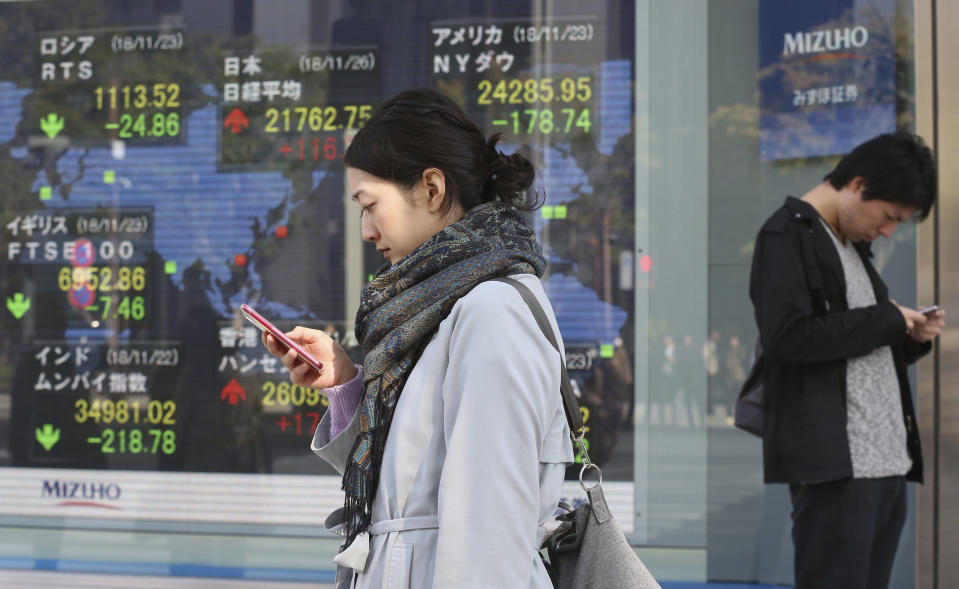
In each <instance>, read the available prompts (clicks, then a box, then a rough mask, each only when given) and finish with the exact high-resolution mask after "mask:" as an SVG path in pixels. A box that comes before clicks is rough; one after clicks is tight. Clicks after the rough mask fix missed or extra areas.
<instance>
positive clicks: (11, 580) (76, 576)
mask: <svg viewBox="0 0 959 589" xmlns="http://www.w3.org/2000/svg"><path fill="white" fill-rule="evenodd" d="M33 588H36V589H170V588H177V589H333V585H329V584H324V583H302V582H290V583H284V582H279V581H262V580H259V579H251V580H248V581H241V580H238V579H201V578H195V577H149V576H143V575H135V576H134V575H92V574H86V573H74V572H62V573H57V572H50V571H16V570H9V569H0V589H33Z"/></svg>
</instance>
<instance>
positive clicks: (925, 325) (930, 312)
mask: <svg viewBox="0 0 959 589" xmlns="http://www.w3.org/2000/svg"><path fill="white" fill-rule="evenodd" d="M918 312H919V313H921V314H922V316H923V317H925V319H926V320H925V321H923V322H922V323H916V326H915V327H914V328H913V329H911V330H910V331H909V336H910V337H912V339H914V340H916V341H917V342H931V341H932V340H934V339H936V338H937V337H939V334H940V333H942V328H943V327H945V326H946V319H945V317H946V310H945V309H943V308H941V307H939V305H930V306H928V307H923V308H921V309H919V310H918Z"/></svg>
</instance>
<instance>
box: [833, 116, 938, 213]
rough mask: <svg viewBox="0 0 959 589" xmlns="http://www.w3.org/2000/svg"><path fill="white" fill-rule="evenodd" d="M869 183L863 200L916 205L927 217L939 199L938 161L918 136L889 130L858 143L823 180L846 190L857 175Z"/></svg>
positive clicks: (865, 186) (865, 188) (863, 192)
mask: <svg viewBox="0 0 959 589" xmlns="http://www.w3.org/2000/svg"><path fill="white" fill-rule="evenodd" d="M857 176H859V177H862V179H863V181H864V183H865V185H864V187H863V190H862V198H863V200H876V199H878V200H884V201H886V202H891V203H895V204H900V205H904V206H907V207H916V211H917V216H918V218H919V220H920V221H921V220H922V219H925V218H926V217H927V216H928V215H929V211H930V210H931V209H932V205H933V203H934V202H935V200H936V184H937V182H936V164H935V162H934V161H933V158H932V151H930V149H929V147H927V146H926V144H925V142H924V141H923V140H922V138H921V137H919V136H918V135H913V134H912V133H904V132H899V133H886V134H883V135H879V136H877V137H873V138H872V139H870V140H869V141H866V142H865V143H861V144H859V145H858V146H856V148H855V149H853V150H852V151H851V152H849V153H848V154H847V155H846V156H845V157H843V158H842V159H841V160H840V161H839V163H838V164H837V165H836V168H835V169H834V170H833V171H832V172H829V173H828V174H826V177H825V178H823V180H826V181H828V182H829V183H830V184H832V187H833V188H835V189H836V190H842V188H843V187H844V186H846V184H848V183H849V182H850V181H852V179H853V178H855V177H857Z"/></svg>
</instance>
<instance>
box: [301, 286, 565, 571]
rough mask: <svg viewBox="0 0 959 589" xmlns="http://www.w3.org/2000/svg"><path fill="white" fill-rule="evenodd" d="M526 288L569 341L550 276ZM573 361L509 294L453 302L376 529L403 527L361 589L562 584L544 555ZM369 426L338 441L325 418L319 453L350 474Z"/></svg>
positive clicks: (497, 289)
mask: <svg viewBox="0 0 959 589" xmlns="http://www.w3.org/2000/svg"><path fill="white" fill-rule="evenodd" d="M515 278H518V279H519V280H521V281H522V282H523V283H524V284H525V285H526V286H528V287H529V288H530V289H532V291H533V292H534V293H535V294H536V297H537V298H538V299H539V301H540V303H541V304H542V306H543V308H544V309H545V310H546V312H547V315H548V316H549V319H550V323H551V324H552V326H553V330H554V331H555V333H556V334H559V329H558V327H557V326H556V319H555V317H554V316H553V312H552V307H551V306H550V304H549V301H548V300H547V298H546V295H545V292H544V291H543V287H542V284H541V282H540V281H539V279H538V278H536V277H535V276H533V275H519V276H515ZM560 345H561V346H562V343H560ZM560 358H561V356H559V355H558V354H557V352H556V350H555V349H554V348H553V347H552V346H551V345H550V343H549V342H548V341H547V340H546V338H545V337H544V336H543V334H542V332H541V331H540V329H539V327H538V326H537V325H536V321H535V319H534V317H533V315H532V312H531V311H530V310H529V307H527V306H526V303H525V302H524V301H523V299H522V298H521V297H520V295H519V293H518V292H517V291H516V290H515V289H514V288H513V287H511V286H509V285H508V284H504V283H501V282H495V281H490V282H484V283H482V284H480V285H479V286H477V287H476V288H474V289H473V290H472V291H471V292H470V293H469V294H467V295H466V296H464V297H463V298H461V299H460V300H459V301H458V302H457V303H456V304H455V305H454V306H453V309H452V311H451V312H450V314H449V316H448V317H447V318H446V319H445V320H444V321H443V322H442V323H441V324H440V326H439V329H438V331H437V333H436V335H435V336H434V337H433V339H432V340H431V342H430V343H429V344H428V345H427V346H426V348H425V350H424V352H423V355H422V356H421V357H420V360H419V362H418V363H417V364H416V366H415V368H414V369H413V371H412V373H411V374H410V377H409V380H408V381H407V383H406V386H405V387H404V389H403V393H402V395H401V396H400V400H399V402H398V403H397V406H396V411H395V413H394V416H393V423H392V426H391V428H390V434H389V438H388V439H387V442H386V448H385V452H384V456H383V466H382V470H381V472H380V481H379V487H378V490H377V493H376V498H375V501H374V504H373V522H374V526H373V528H371V529H376V528H379V529H386V530H390V529H393V530H397V529H398V531H388V532H382V533H375V534H373V535H371V538H370V555H369V559H368V561H367V564H366V569H365V571H364V572H363V573H362V574H360V575H358V577H357V579H356V584H355V587H357V588H362V589H371V588H376V589H381V588H400V589H402V588H407V587H412V588H416V589H429V588H431V587H435V588H437V589H440V588H452V587H455V588H457V589H469V588H476V589H490V588H492V587H495V588H497V589H508V588H516V589H549V588H551V587H552V585H551V583H550V580H549V577H548V575H547V573H546V570H545V568H544V566H543V564H542V562H541V561H540V557H539V554H538V552H537V549H538V547H539V546H540V543H541V542H542V539H543V537H544V535H545V532H546V529H545V527H544V526H545V525H546V524H547V522H549V521H551V520H552V518H553V514H554V512H555V510H556V505H557V502H558V501H559V498H560V492H561V486H562V481H563V478H564V474H565V468H566V465H567V464H568V463H570V462H571V461H572V459H573V453H572V447H571V444H570V439H569V427H568V426H567V423H566V416H565V413H564V410H563V403H562V397H561V395H560V391H559V380H560V361H561V360H560ZM357 427H358V420H357V419H356V418H354V420H353V423H352V424H351V425H350V427H348V428H347V429H346V430H344V431H343V432H341V433H340V434H339V435H337V436H336V437H335V438H334V439H332V440H331V439H329V421H328V417H325V418H324V419H323V421H321V423H320V425H319V427H317V430H316V435H315V436H314V439H313V445H312V448H313V451H314V452H316V454H318V455H319V456H320V457H322V458H323V459H325V460H327V461H328V462H329V463H330V464H332V465H333V466H334V467H335V468H336V469H337V470H338V471H339V472H342V471H343V469H344V466H345V463H346V460H347V456H348V453H349V450H350V447H351V446H352V443H353V439H354V437H355V435H356V431H357ZM414 518H415V519H414ZM431 518H433V519H431ZM430 521H433V522H434V523H435V522H438V525H437V527H431V524H430V523H429V522H430ZM423 522H426V523H425V524H424V523H423ZM423 525H425V526H426V527H419V526H423ZM408 527H413V528H418V529H403V528H408Z"/></svg>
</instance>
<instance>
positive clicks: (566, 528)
mask: <svg viewBox="0 0 959 589" xmlns="http://www.w3.org/2000/svg"><path fill="white" fill-rule="evenodd" d="M494 280H498V281H500V282H505V283H506V284H509V285H510V286H512V287H514V288H515V289H516V290H517V291H519V294H520V295H521V296H522V297H523V300H524V301H526V304H527V305H528V306H529V308H530V310H531V311H532V312H533V316H534V317H535V318H536V323H537V324H538V325H539V328H540V330H542V332H543V335H544V336H546V339H547V340H549V342H550V343H551V344H553V347H554V348H556V351H557V352H558V351H559V344H558V343H557V342H556V336H555V334H554V333H553V329H552V327H551V326H550V324H549V320H548V319H547V318H546V313H545V312H544V311H543V308H542V307H541V306H540V304H539V301H537V300H536V296H535V295H533V293H532V292H531V291H530V290H529V288H527V287H526V285H524V284H523V283H521V282H519V281H518V280H515V279H513V278H509V277H502V278H496V279H494ZM560 368H561V372H562V377H561V378H560V391H561V393H562V395H563V405H564V407H565V408H566V420H567V421H568V422H569V431H570V437H571V438H572V440H573V443H574V444H577V445H579V447H580V449H581V450H582V455H583V467H582V469H580V471H579V484H580V486H581V487H582V488H583V490H584V491H586V496H587V498H588V499H589V500H588V501H586V502H584V503H582V504H581V505H579V506H578V507H577V508H576V509H573V508H572V507H571V506H569V505H567V504H565V503H560V507H561V508H562V509H564V510H566V512H567V513H565V514H563V515H560V516H558V517H557V518H556V519H557V520H559V521H560V522H561V523H560V525H559V527H558V528H556V530H555V531H553V532H552V533H551V534H549V535H548V536H547V537H546V539H545V540H544V541H543V546H542V547H541V549H540V550H541V551H542V550H545V551H546V553H547V556H548V559H547V558H544V559H543V560H544V562H545V563H546V567H547V569H548V570H549V576H550V579H552V581H553V587H556V588H558V589H587V588H589V589H633V588H635V589H660V587H659V583H657V582H656V579H654V578H653V576H652V575H651V574H650V573H649V571H648V570H647V569H646V566H645V565H643V563H642V561H641V560H640V559H639V557H638V556H637V555H636V552H635V551H633V549H632V548H631V547H630V545H629V542H628V541H627V540H626V535H625V534H624V533H623V531H622V529H621V528H620V527H619V526H618V525H617V524H616V522H615V521H614V520H613V515H612V513H610V511H609V506H608V505H607V504H606V497H605V496H604V495H603V487H602V482H603V472H602V471H601V470H600V468H599V466H597V465H595V464H593V463H592V462H590V460H589V454H588V453H587V452H586V445H585V443H584V442H583V439H584V437H585V431H584V428H583V418H582V416H581V415H580V412H579V403H577V402H576V397H575V395H574V394H573V387H572V386H571V385H570V382H569V375H568V374H567V372H566V360H565V359H564V358H562V357H560ZM589 470H596V475H597V476H598V478H599V481H598V482H597V483H596V484H595V485H593V486H591V487H587V486H586V483H585V482H584V481H583V477H584V475H585V474H586V473H587V472H588V471H589Z"/></svg>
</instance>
